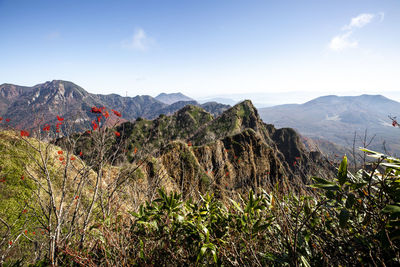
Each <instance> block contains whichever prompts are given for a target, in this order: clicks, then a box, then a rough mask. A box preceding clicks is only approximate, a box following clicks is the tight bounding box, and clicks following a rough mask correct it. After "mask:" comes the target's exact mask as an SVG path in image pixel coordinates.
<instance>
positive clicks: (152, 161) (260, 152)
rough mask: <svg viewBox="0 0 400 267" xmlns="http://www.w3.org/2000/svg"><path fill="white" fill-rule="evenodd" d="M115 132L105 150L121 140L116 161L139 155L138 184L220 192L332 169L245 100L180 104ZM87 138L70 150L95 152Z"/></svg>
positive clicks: (193, 192)
mask: <svg viewBox="0 0 400 267" xmlns="http://www.w3.org/2000/svg"><path fill="white" fill-rule="evenodd" d="M115 131H117V132H119V133H120V135H119V136H118V137H114V139H115V141H114V145H115V146H116V147H115V149H112V151H117V147H118V145H120V144H126V148H124V149H123V151H124V153H122V154H121V155H120V156H121V158H120V161H121V162H125V161H128V162H131V163H132V164H135V163H137V162H138V161H140V162H141V165H140V168H139V169H140V171H138V172H139V173H140V178H135V177H132V180H137V179H140V180H141V181H142V182H143V183H142V184H141V185H140V186H144V188H153V189H154V184H158V185H159V186H164V187H165V188H167V189H171V190H178V191H180V192H182V193H184V195H186V196H189V195H192V196H195V195H196V194H197V193H198V192H203V193H204V192H206V191H211V192H215V193H216V194H217V195H219V196H222V197H223V196H228V195H230V194H231V192H234V191H238V192H246V190H248V189H250V188H252V189H256V188H258V187H265V186H269V185H271V184H273V183H275V182H280V183H282V184H287V183H290V181H293V180H294V179H302V180H303V182H306V183H307V182H308V181H309V180H308V179H309V175H319V171H322V173H324V174H326V173H330V170H331V169H330V167H329V164H328V162H327V161H325V160H324V159H323V158H322V157H321V156H320V154H319V153H317V152H309V151H308V150H307V149H306V148H305V147H304V145H303V144H302V142H301V139H300V136H299V135H298V134H297V133H296V132H295V131H294V130H293V129H290V128H283V129H276V128H275V127H274V126H273V125H271V124H265V123H264V122H263V121H262V120H261V119H260V117H259V115H258V112H257V109H256V108H255V107H254V106H253V105H252V103H251V102H250V101H244V102H242V103H239V104H237V105H235V106H234V107H232V108H230V109H228V110H226V111H224V112H223V113H222V114H221V115H220V116H218V117H216V118H214V117H213V116H212V115H211V114H210V113H208V112H206V111H205V110H204V109H202V108H201V107H198V106H194V105H186V106H185V107H183V108H182V109H180V110H178V111H177V112H175V113H174V114H172V115H170V116H166V115H160V116H159V117H158V118H156V119H154V120H148V119H138V120H136V121H135V122H125V123H122V124H120V125H118V126H117V127H116V129H115ZM110 135H111V136H113V135H114V134H113V132H111V133H110ZM89 140H90V134H84V136H83V137H82V136H80V138H79V141H78V148H77V150H76V153H78V152H79V151H83V155H85V156H86V157H88V158H91V157H92V156H94V155H91V153H92V152H91V151H93V149H92V148H91V143H90V141H89ZM60 145H62V144H61V143H60ZM144 157H145V158H146V159H145V160H144V161H142V159H143V158H144ZM152 185H153V186H152ZM138 186H139V185H138ZM143 190H144V191H146V190H147V189H143ZM142 197H145V196H142Z"/></svg>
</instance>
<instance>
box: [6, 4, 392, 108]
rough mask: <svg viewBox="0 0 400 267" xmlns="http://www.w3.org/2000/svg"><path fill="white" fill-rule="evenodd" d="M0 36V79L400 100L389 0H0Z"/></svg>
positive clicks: (121, 90) (99, 88)
mask: <svg viewBox="0 0 400 267" xmlns="http://www.w3.org/2000/svg"><path fill="white" fill-rule="evenodd" d="M0 38H1V41H0V62H1V64H0V83H14V84H20V85H34V84H38V83H42V82H45V81H48V80H53V79H62V80H69V81H73V82H75V83H76V84H78V85H80V86H82V87H83V88H85V89H86V90H88V91H89V92H92V93H103V94H108V93H118V94H121V95H125V94H126V93H127V94H128V95H129V96H134V95H137V94H149V95H153V96H155V95H157V94H158V93H160V92H177V91H181V92H183V93H185V94H187V95H189V96H192V97H197V98H201V97H207V96H210V95H226V94H246V93H249V94H251V93H258V94H260V93H265V94H276V93H278V92H294V93H296V94H302V92H304V95H326V94H340V95H354V94H359V93H383V94H385V95H388V96H389V97H390V96H393V97H394V98H396V97H398V100H400V95H396V92H399V91H400V52H399V47H400V45H399V44H400V1H398V0H392V1H385V0H380V1H378V0H376V1H368V0H362V1H361V0H351V1H349V0H343V1H341V0H337V1H333V0H331V1H328V0H319V1H305V0H304V1H303V0H301V1H300V0H293V1H285V0H279V1H278V0H277V1H267V0H265V1H251V0H248V1H244V0H241V1H239V0H226V1H224V0H214V1H208V0H202V1H199V0H193V1H191V0H188V1H183V0H182V1H172V0H170V1H168V0H163V1H161V0H160V1H153V0H146V1H145V0H140V1H139V0H138V1H118V0H114V1H111V0H110V1H105V0H97V1H90V0H86V1H82V0H80V1H73V0H72V1H71V0H70V1H61V0H60V1H42V0H34V1H33V0H26V1H21V0H0Z"/></svg>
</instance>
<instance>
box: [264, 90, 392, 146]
mask: <svg viewBox="0 0 400 267" xmlns="http://www.w3.org/2000/svg"><path fill="white" fill-rule="evenodd" d="M259 111H260V116H261V118H262V119H263V120H264V121H265V122H268V123H272V124H274V125H275V126H276V127H291V128H294V129H296V130H297V131H298V132H299V133H301V134H302V135H303V136H306V137H310V138H312V139H313V140H314V141H316V142H317V144H318V143H319V144H320V145H322V146H324V142H326V140H329V141H330V142H333V143H335V144H338V145H340V146H342V147H352V145H353V141H354V136H355V134H356V138H355V142H356V144H355V145H356V148H358V147H359V146H364V136H365V133H366V134H367V138H366V139H365V140H366V142H367V143H369V141H370V139H371V138H373V140H372V142H371V143H370V145H369V147H370V148H371V149H375V150H377V151H380V152H385V150H387V152H389V153H397V154H398V153H400V132H399V129H397V128H394V127H393V126H392V125H391V122H392V121H391V120H390V119H389V117H388V116H389V115H391V116H396V115H399V113H400V103H399V102H396V101H393V100H390V99H388V98H386V97H384V96H382V95H360V96H335V95H329V96H322V97H319V98H316V99H313V100H311V101H308V102H306V103H304V104H288V105H279V106H273V107H268V108H262V109H260V110H259Z"/></svg>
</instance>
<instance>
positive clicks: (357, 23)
mask: <svg viewBox="0 0 400 267" xmlns="http://www.w3.org/2000/svg"><path fill="white" fill-rule="evenodd" d="M374 18H375V14H368V13H364V14H360V15H358V16H357V17H355V18H352V19H351V21H350V24H348V25H346V26H344V27H343V29H344V30H351V29H354V28H362V27H364V26H365V25H367V24H368V23H370V22H371V21H372V20H373V19H374Z"/></svg>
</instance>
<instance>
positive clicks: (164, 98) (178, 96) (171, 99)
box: [155, 93, 193, 105]
mask: <svg viewBox="0 0 400 267" xmlns="http://www.w3.org/2000/svg"><path fill="white" fill-rule="evenodd" d="M155 99H157V100H158V101H160V102H162V103H164V104H168V105H171V104H173V103H176V102H179V101H193V99H192V98H190V97H188V96H185V95H184V94H182V93H172V94H166V93H161V94H159V95H158V96H156V97H155Z"/></svg>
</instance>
